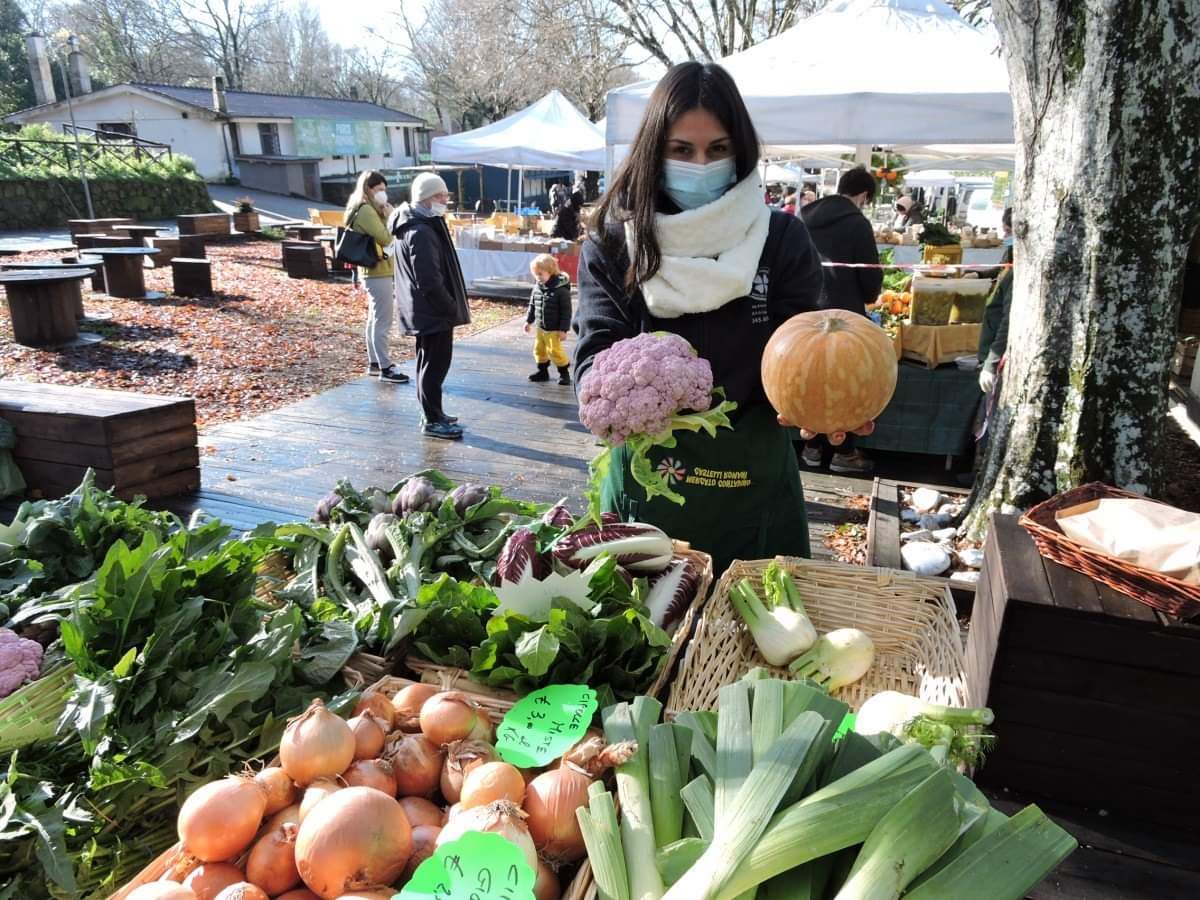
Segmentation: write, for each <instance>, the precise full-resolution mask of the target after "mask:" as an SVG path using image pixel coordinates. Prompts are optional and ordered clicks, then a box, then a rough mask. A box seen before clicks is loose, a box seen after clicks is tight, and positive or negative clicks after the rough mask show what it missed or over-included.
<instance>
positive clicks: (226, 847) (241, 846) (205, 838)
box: [177, 775, 267, 862]
mask: <svg viewBox="0 0 1200 900" xmlns="http://www.w3.org/2000/svg"><path fill="white" fill-rule="evenodd" d="M266 808H267V792H266V791H264V790H263V788H262V786H261V785H259V784H256V783H255V782H254V780H253V779H251V778H241V777H238V776H236V775H233V776H230V777H228V778H222V779H221V780H220V781H213V782H210V783H209V784H206V785H204V786H203V787H200V788H197V789H196V790H195V791H193V792H192V795H191V796H190V797H188V798H187V800H185V801H184V802H183V807H182V808H181V809H180V810H179V819H178V822H177V825H178V831H179V841H180V843H182V844H183V849H184V851H185V852H187V853H190V854H191V855H192V856H194V857H196V858H197V859H199V860H200V861H201V862H224V861H226V860H229V859H232V858H233V857H235V856H237V855H238V854H239V853H241V852H242V851H243V850H245V849H246V848H247V847H249V846H250V842H251V841H253V840H254V836H255V835H256V834H258V827H259V826H260V825H262V820H263V814H264V811H265V810H266Z"/></svg>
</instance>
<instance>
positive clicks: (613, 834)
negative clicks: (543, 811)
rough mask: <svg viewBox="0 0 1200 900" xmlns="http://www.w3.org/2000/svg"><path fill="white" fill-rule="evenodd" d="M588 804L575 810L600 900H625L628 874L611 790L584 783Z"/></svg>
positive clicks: (627, 899) (627, 892)
mask: <svg viewBox="0 0 1200 900" xmlns="http://www.w3.org/2000/svg"><path fill="white" fill-rule="evenodd" d="M588 798H589V800H588V805H587V806H581V807H579V809H577V810H575V818H576V819H577V820H578V822H579V829H580V831H582V832H583V843H584V846H586V847H587V852H588V860H589V861H590V862H591V865H592V877H593V878H594V879H595V881H596V892H597V894H598V895H599V898H600V900H629V876H628V873H627V872H626V870H625V856H624V854H623V853H622V850H621V830H620V826H619V825H618V824H617V808H616V805H615V804H614V803H613V799H612V794H610V793H609V792H608V791H606V790H605V789H604V785H603V784H601V783H600V782H598V781H597V782H593V783H592V784H591V785H589V787H588Z"/></svg>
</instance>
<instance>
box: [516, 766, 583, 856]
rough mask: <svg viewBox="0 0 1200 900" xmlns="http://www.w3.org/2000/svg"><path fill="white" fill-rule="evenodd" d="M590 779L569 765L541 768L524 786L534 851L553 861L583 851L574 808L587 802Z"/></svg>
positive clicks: (526, 821) (525, 807)
mask: <svg viewBox="0 0 1200 900" xmlns="http://www.w3.org/2000/svg"><path fill="white" fill-rule="evenodd" d="M591 783H592V779H591V778H590V777H588V776H587V775H585V774H584V773H583V772H580V771H579V770H578V769H576V768H574V767H572V766H562V767H561V768H558V769H551V770H550V771H549V772H543V773H542V774H541V775H539V776H538V777H537V778H535V779H533V781H531V782H529V784H528V785H526V786H525V803H524V809H525V814H526V816H528V818H527V819H526V820H525V825H526V826H527V827H528V828H529V834H530V836H531V837H532V838H533V844H534V846H535V847H537V849H538V853H539V854H540V855H541V856H542V857H544V858H545V859H546V860H547V861H548V862H550V863H551V864H553V865H561V864H563V863H569V862H575V861H576V860H578V859H582V858H583V856H584V855H585V854H586V853H587V848H586V847H585V846H584V843H583V832H582V831H581V830H580V828H579V820H578V819H577V818H576V816H575V810H577V809H579V807H581V806H586V805H587V800H588V795H587V791H588V785H590V784H591Z"/></svg>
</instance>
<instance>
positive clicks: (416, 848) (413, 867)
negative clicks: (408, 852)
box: [404, 825, 442, 881]
mask: <svg viewBox="0 0 1200 900" xmlns="http://www.w3.org/2000/svg"><path fill="white" fill-rule="evenodd" d="M441 833H442V829H440V828H438V827H437V826H436V825H418V826H417V827H416V828H414V829H413V830H412V842H413V850H412V856H410V857H409V858H408V865H406V866H405V867H404V879H405V880H406V881H407V880H408V879H410V878H412V877H413V875H414V874H416V871H417V866H419V865H420V864H421V863H423V862H425V860H427V859H429V857H431V856H433V852H434V851H435V850H436V849H437V838H438V835H439V834H441Z"/></svg>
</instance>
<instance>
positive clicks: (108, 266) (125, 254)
mask: <svg viewBox="0 0 1200 900" xmlns="http://www.w3.org/2000/svg"><path fill="white" fill-rule="evenodd" d="M87 253H88V256H99V257H101V258H102V259H103V260H104V293H106V294H108V295H109V296H110V297H124V298H126V299H128V300H161V299H162V298H163V296H164V295H163V293H162V292H161V291H147V290H146V277H145V274H144V273H143V271H142V261H143V259H144V258H145V257H147V256H153V255H154V254H155V253H158V250H156V249H154V248H153V247H93V248H90V249H89V250H88V251H87Z"/></svg>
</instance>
